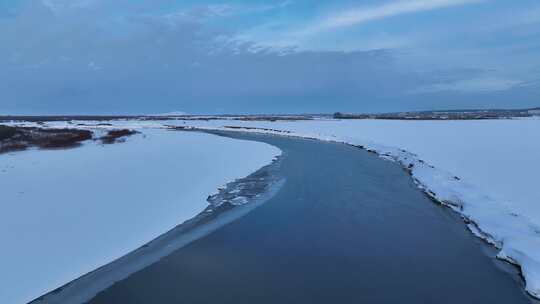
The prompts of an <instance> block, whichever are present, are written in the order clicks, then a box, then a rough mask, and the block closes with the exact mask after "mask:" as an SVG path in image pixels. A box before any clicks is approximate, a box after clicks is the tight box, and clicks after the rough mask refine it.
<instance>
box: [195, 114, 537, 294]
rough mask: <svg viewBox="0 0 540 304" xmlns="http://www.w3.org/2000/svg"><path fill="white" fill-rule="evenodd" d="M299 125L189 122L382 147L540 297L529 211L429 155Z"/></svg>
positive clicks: (206, 127)
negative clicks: (516, 270)
mask: <svg viewBox="0 0 540 304" xmlns="http://www.w3.org/2000/svg"><path fill="white" fill-rule="evenodd" d="M311 123H313V122H308V123H305V125H304V126H301V127H299V128H298V129H301V131H299V130H298V129H296V128H295V127H294V126H295V124H296V125H297V126H298V125H302V122H295V123H284V124H280V123H260V122H258V123H245V122H240V123H239V122H231V121H225V122H224V121H221V122H215V121H214V122H196V123H194V122H189V123H188V125H187V126H186V127H188V128H189V127H193V128H197V129H202V130H223V129H225V130H229V131H240V132H253V133H264V134H274V135H280V136H292V137H300V138H310V139H317V140H323V141H332V142H340V143H345V144H349V145H353V146H356V147H359V148H363V149H366V150H368V151H370V152H374V153H377V154H378V155H379V156H380V157H382V158H384V159H387V160H390V161H394V162H397V163H399V164H400V165H401V166H402V167H403V168H405V169H406V170H408V171H409V172H410V175H411V177H412V178H413V180H414V182H415V183H416V185H417V186H418V187H419V188H420V189H422V190H423V191H424V192H425V193H426V194H427V195H429V196H430V197H432V198H433V199H434V200H436V201H437V202H439V203H441V204H443V205H445V206H447V207H449V208H452V209H453V210H455V211H456V212H458V213H459V214H461V216H462V217H463V219H464V220H465V221H466V222H467V223H468V227H469V229H470V230H471V232H472V233H473V234H475V235H476V236H478V237H480V238H482V239H484V240H486V241H487V242H489V243H490V244H492V245H493V246H495V247H496V248H497V249H499V250H500V251H499V254H498V258H500V259H502V260H506V261H508V262H510V263H512V264H515V265H516V266H518V267H519V268H520V269H521V273H522V275H523V278H524V280H525V283H526V288H525V289H526V291H527V292H528V293H529V294H530V295H531V296H533V297H535V298H540V226H539V225H538V224H537V222H533V221H531V220H530V219H529V217H527V216H525V215H522V214H518V213H517V212H516V211H515V210H513V209H512V208H510V207H509V205H508V203H503V202H501V201H498V200H495V199H493V198H491V197H489V196H487V195H485V194H484V193H483V192H482V191H481V190H479V189H478V188H477V187H475V186H474V185H471V184H469V183H467V182H465V181H463V180H462V179H461V178H460V177H457V176H455V175H453V174H451V173H449V172H447V171H445V170H442V169H439V168H437V167H435V166H433V165H431V164H430V163H429V161H424V160H423V159H421V158H420V157H418V156H417V155H416V154H414V153H411V152H409V151H407V150H405V149H401V148H396V147H392V146H387V145H381V144H377V143H374V142H373V141H369V140H362V139H359V138H355V137H343V136H336V135H329V134H328V133H330V132H331V130H330V129H329V130H327V131H328V132H327V133H326V134H323V133H322V132H306V130H308V131H309V130H310V127H309V124H311Z"/></svg>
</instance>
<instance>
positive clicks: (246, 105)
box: [0, 0, 540, 115]
mask: <svg viewBox="0 0 540 304" xmlns="http://www.w3.org/2000/svg"><path fill="white" fill-rule="evenodd" d="M537 106H540V2H539V1H537V0H520V1H510V0H393V1H390V0H379V1H373V0H365V1H360V0H355V1H353V0H334V1H316V0H273V1H263V0H213V1H210V0H197V1H196V0H178V1H173V0H131V1H130V0H114V1H113V0H0V115H2V114H32V115H38V114H157V113H167V112H173V111H180V112H186V113H190V114H238V113H249V114H253V113H332V112H336V111H341V112H394V111H412V110H429V109H470V108H527V107H537Z"/></svg>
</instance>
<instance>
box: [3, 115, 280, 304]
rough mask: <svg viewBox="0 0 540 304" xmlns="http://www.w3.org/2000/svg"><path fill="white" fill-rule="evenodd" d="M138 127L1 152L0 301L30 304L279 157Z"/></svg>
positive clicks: (233, 143) (254, 147) (259, 147)
mask: <svg viewBox="0 0 540 304" xmlns="http://www.w3.org/2000/svg"><path fill="white" fill-rule="evenodd" d="M64 125H65V123H64ZM142 131H143V134H139V135H135V136H132V137H130V138H128V139H127V142H126V143H121V144H113V145H106V146H102V145H99V144H97V143H95V142H91V143H86V144H84V146H82V147H79V148H75V149H70V150H52V151H51V150H49V151H44V150H29V151H24V152H17V153H11V154H3V155H0V188H1V189H2V190H1V191H2V193H1V197H2V198H1V199H0V206H1V210H2V211H1V212H0V241H1V243H2V246H1V252H0V303H14V304H16V303H26V302H28V301H30V300H32V299H34V298H36V297H38V296H40V295H42V294H44V293H47V292H49V291H51V290H53V289H55V288H57V287H59V286H62V285H63V284H65V283H67V282H69V281H71V280H73V279H76V278H77V277H79V276H81V275H83V274H85V273H87V272H90V271H92V270H94V269H96V268H98V267H100V266H102V265H104V264H107V263H109V262H111V261H113V260H114V259H116V258H118V257H120V256H123V255H125V254H126V253H128V252H130V251H132V250H134V249H136V248H138V247H139V246H141V245H143V244H145V243H146V242H148V241H150V240H152V239H154V238H155V237H157V236H159V235H161V234H162V233H164V232H166V231H168V230H169V229H171V228H173V227H175V226H176V225H178V224H180V223H182V222H184V221H185V220H188V219H190V218H192V217H194V216H195V215H197V214H198V213H199V212H201V211H202V210H204V209H205V208H206V207H207V205H208V204H207V202H206V198H207V196H208V195H209V194H213V193H215V192H216V191H217V188H218V187H220V186H223V185H224V184H226V183H227V182H229V181H232V180H234V179H236V178H240V177H244V176H247V175H249V174H250V173H252V172H254V171H256V170H258V169H259V168H260V167H262V166H264V165H266V164H268V163H269V162H270V161H271V160H272V159H273V158H274V157H275V156H277V155H279V154H280V151H279V150H278V149H277V148H275V147H272V146H269V145H266V144H262V143H256V142H248V141H240V140H232V139H228V138H222V137H217V136H213V135H207V134H201V133H186V132H173V131H165V130H151V129H145V130H142Z"/></svg>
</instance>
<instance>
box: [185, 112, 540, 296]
mask: <svg viewBox="0 0 540 304" xmlns="http://www.w3.org/2000/svg"><path fill="white" fill-rule="evenodd" d="M177 124H182V125H183V124H188V125H191V126H196V127H201V128H211V129H213V128H218V129H219V128H222V127H223V126H243V127H249V128H264V129H267V130H255V129H250V130H248V131H250V132H266V133H276V134H281V135H293V136H302V137H310V138H318V139H323V140H332V141H340V142H346V143H349V144H353V145H359V146H364V147H365V148H367V149H370V150H374V151H376V152H377V153H378V154H380V155H381V156H383V157H385V158H389V159H391V160H394V161H397V162H399V163H401V164H402V165H403V166H404V167H408V168H410V169H411V170H412V175H413V178H414V179H415V180H416V181H417V182H418V185H419V186H420V187H422V188H425V189H426V190H427V191H428V193H430V195H432V196H433V197H435V198H436V199H437V200H439V201H441V202H444V203H446V204H448V205H449V206H450V207H452V208H453V209H455V210H456V211H458V212H461V213H462V214H463V215H464V216H465V217H466V218H467V219H468V220H471V221H472V223H471V224H470V225H469V227H470V228H471V230H472V231H473V232H474V233H475V234H477V235H478V236H480V237H483V238H485V239H486V240H488V241H490V242H492V243H494V244H495V245H496V246H497V247H498V248H500V249H501V251H500V254H499V257H500V258H503V259H506V260H508V261H511V262H513V263H517V264H519V265H521V267H522V271H523V275H524V277H525V279H526V283H527V286H526V288H527V291H528V292H530V293H531V294H533V295H535V296H537V297H540V187H539V186H538V185H539V181H538V180H539V179H540V139H539V134H540V120H539V119H523V120H484V121H393V120H343V121H336V120H327V121H325V120H315V121H298V122H243V121H232V120H228V121H208V122H177ZM268 129H274V130H279V131H290V132H291V133H281V132H273V131H270V130H268Z"/></svg>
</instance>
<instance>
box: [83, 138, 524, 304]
mask: <svg viewBox="0 0 540 304" xmlns="http://www.w3.org/2000/svg"><path fill="white" fill-rule="evenodd" d="M237 137H240V138H244V139H254V140H259V141H262V142H267V143H270V144H272V145H275V146H277V147H279V148H281V149H282V150H283V151H284V153H285V155H286V157H285V158H284V159H283V162H282V165H281V174H282V175H283V176H285V177H286V178H287V182H286V183H285V185H284V186H283V187H282V189H281V191H280V192H279V193H278V194H277V195H275V196H274V197H273V198H272V199H271V200H269V201H268V202H266V203H265V204H264V205H262V206H261V207H259V208H257V209H255V210H254V211H252V212H251V213H249V214H248V215H246V216H245V217H242V218H240V219H238V220H236V221H235V222H233V223H231V224H228V225H226V226H224V227H222V228H220V229H219V230H217V231H215V232H213V233H211V234H210V235H208V236H206V237H204V238H202V239H199V240H197V241H195V242H193V243H191V244H190V245H188V246H186V247H184V248H182V249H179V250H178V251H176V252H174V253H173V254H171V255H170V256H168V257H166V258H164V259H162V260H161V261H159V262H158V263H156V264H153V265H152V266H150V267H147V268H146V269H144V270H142V271H139V272H137V273H135V274H133V275H131V276H130V277H129V278H127V279H125V280H123V281H121V282H118V283H116V284H115V285H114V286H112V287H111V288H109V289H107V290H105V291H103V292H102V293H100V294H99V295H98V296H97V297H96V298H94V299H93V300H92V301H91V303H94V304H108V303H110V304H118V303H129V304H136V303H145V304H146V303H152V304H158V303H246V304H247V303H249V304H253V303H490V304H493V303H531V300H530V298H529V297H528V296H527V295H526V294H525V293H524V291H523V286H522V285H523V283H522V282H521V280H520V279H519V277H518V276H517V275H516V273H515V270H514V269H512V268H511V267H508V266H506V265H505V264H503V263H502V262H499V261H497V260H495V259H494V258H493V257H492V255H493V252H492V251H493V250H491V249H489V248H488V247H487V246H485V245H484V244H483V243H482V242H481V241H480V240H478V239H475V238H474V237H473V236H472V235H471V233H470V232H468V231H467V230H466V228H465V225H464V224H463V223H462V221H461V220H460V219H459V217H458V216H457V215H455V214H454V213H452V212H451V211H449V210H448V209H445V208H442V207H440V206H438V205H436V204H434V203H433V202H432V201H430V200H429V199H428V198H427V197H426V196H425V195H424V194H423V193H422V192H420V191H419V190H418V189H416V187H415V186H414V184H413V182H412V180H411V178H410V177H409V176H408V175H407V173H406V172H405V171H404V170H402V169H401V168H400V167H399V166H398V165H396V164H393V163H391V162H387V161H383V160H381V159H379V158H378V157H376V156H375V155H373V154H369V153H367V152H365V151H363V150H359V149H356V148H353V147H350V146H346V145H340V144H331V143H321V142H317V141H310V140H299V139H287V138H281V137H272V136H259V135H237Z"/></svg>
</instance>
